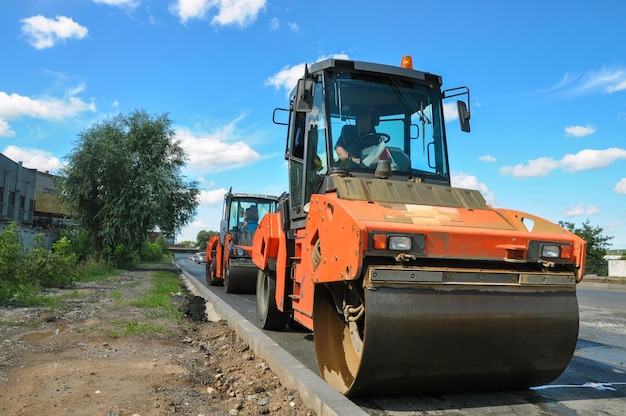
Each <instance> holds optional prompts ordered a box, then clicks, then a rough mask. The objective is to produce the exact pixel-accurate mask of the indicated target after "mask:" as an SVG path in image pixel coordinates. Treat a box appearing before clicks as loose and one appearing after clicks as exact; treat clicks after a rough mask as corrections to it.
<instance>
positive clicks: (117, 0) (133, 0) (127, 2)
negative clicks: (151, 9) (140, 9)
mask: <svg viewBox="0 0 626 416" xmlns="http://www.w3.org/2000/svg"><path fill="white" fill-rule="evenodd" d="M93 1H94V3H102V4H107V5H109V6H117V7H123V8H127V9H134V8H136V7H137V6H138V5H139V0H93Z"/></svg>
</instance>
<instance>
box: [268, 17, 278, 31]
mask: <svg viewBox="0 0 626 416" xmlns="http://www.w3.org/2000/svg"><path fill="white" fill-rule="evenodd" d="M278 29H280V20H278V19H277V18H276V17H273V18H271V19H270V30H271V31H275V30H278Z"/></svg>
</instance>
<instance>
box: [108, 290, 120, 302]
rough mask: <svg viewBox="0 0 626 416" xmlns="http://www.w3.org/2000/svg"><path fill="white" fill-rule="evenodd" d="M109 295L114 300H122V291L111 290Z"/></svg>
mask: <svg viewBox="0 0 626 416" xmlns="http://www.w3.org/2000/svg"><path fill="white" fill-rule="evenodd" d="M109 297H110V298H111V299H113V300H114V301H116V302H121V301H122V293H121V292H120V291H119V290H112V291H110V292H109Z"/></svg>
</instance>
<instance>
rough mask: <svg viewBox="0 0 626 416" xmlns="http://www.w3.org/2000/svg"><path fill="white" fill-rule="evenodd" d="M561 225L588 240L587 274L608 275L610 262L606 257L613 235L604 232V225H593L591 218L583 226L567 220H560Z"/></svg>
mask: <svg viewBox="0 0 626 416" xmlns="http://www.w3.org/2000/svg"><path fill="white" fill-rule="evenodd" d="M559 225H560V226H561V227H563V228H565V229H567V230H569V231H571V232H573V233H574V234H576V235H577V236H579V237H580V238H582V239H583V240H585V241H586V242H587V263H586V267H585V272H586V273H587V274H597V275H599V276H607V275H608V274H609V269H608V267H609V266H608V263H607V261H606V260H605V259H604V256H606V253H607V250H608V247H609V241H611V240H612V239H613V236H607V235H604V234H602V232H603V231H604V230H603V229H602V227H599V226H592V225H591V223H590V221H589V219H587V221H585V222H583V223H582V226H581V227H577V226H576V224H574V223H572V222H567V221H559Z"/></svg>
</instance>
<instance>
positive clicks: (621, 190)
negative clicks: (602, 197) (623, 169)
mask: <svg viewBox="0 0 626 416" xmlns="http://www.w3.org/2000/svg"><path fill="white" fill-rule="evenodd" d="M613 190H614V191H615V192H617V193H618V194H622V195H626V178H622V180H621V181H619V182H618V183H617V185H615V188H613Z"/></svg>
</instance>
